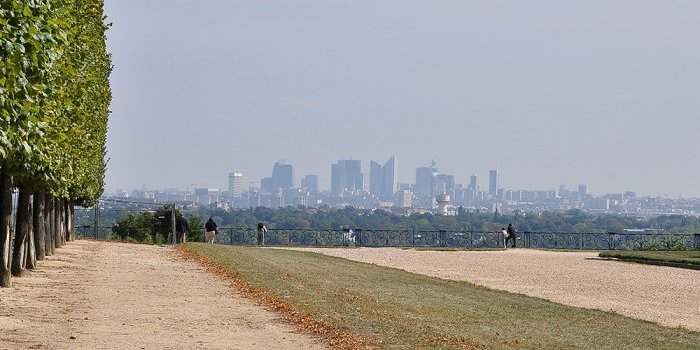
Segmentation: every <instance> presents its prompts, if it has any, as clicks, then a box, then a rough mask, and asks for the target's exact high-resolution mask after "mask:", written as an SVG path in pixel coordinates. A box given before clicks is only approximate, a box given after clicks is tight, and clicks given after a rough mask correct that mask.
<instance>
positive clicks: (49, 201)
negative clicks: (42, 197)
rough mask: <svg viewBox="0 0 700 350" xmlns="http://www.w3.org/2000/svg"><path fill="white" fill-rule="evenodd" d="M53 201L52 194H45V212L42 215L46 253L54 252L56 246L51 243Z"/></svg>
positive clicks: (52, 253) (51, 253)
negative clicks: (44, 225) (44, 223)
mask: <svg viewBox="0 0 700 350" xmlns="http://www.w3.org/2000/svg"><path fill="white" fill-rule="evenodd" d="M53 202H54V199H53V196H51V195H50V194H47V195H46V214H45V216H44V220H45V221H46V255H54V254H55V253H56V247H55V246H54V244H53Z"/></svg>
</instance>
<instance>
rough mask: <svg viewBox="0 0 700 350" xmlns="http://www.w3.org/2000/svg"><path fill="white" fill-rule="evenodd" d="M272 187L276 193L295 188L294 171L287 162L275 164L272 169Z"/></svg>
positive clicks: (281, 161) (282, 161)
mask: <svg viewBox="0 0 700 350" xmlns="http://www.w3.org/2000/svg"><path fill="white" fill-rule="evenodd" d="M272 186H273V190H274V191H278V190H280V189H282V190H286V189H290V188H292V187H294V169H293V168H292V164H291V163H289V161H286V160H280V161H278V162H275V165H274V166H273V167H272Z"/></svg>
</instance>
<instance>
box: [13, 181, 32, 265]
mask: <svg viewBox="0 0 700 350" xmlns="http://www.w3.org/2000/svg"><path fill="white" fill-rule="evenodd" d="M30 198H31V193H29V191H28V190H27V187H26V186H24V185H20V186H19V197H18V200H17V220H16V224H15V241H14V247H13V248H14V249H13V251H12V274H13V275H14V276H18V277H19V276H22V274H24V268H25V266H26V262H27V261H26V255H25V254H24V253H25V252H26V250H27V248H26V244H27V236H28V235H29V220H30V218H31V216H30V215H29V212H30V207H29V199H30Z"/></svg>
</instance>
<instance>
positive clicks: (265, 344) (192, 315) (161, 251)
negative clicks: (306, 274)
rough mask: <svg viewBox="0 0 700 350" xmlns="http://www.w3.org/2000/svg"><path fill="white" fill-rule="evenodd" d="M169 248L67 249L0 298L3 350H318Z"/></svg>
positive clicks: (76, 245)
mask: <svg viewBox="0 0 700 350" xmlns="http://www.w3.org/2000/svg"><path fill="white" fill-rule="evenodd" d="M171 249H172V248H161V247H155V246H147V245H136V244H119V243H103V242H91V241H77V242H70V243H68V245H66V246H65V247H63V248H60V249H59V250H58V254H57V255H55V256H52V257H49V258H48V260H46V261H43V262H41V263H40V267H39V269H38V270H36V271H34V272H31V273H30V275H29V276H27V277H22V278H15V279H13V282H14V287H13V288H11V289H2V290H0V349H322V348H324V347H323V346H322V345H320V341H317V340H316V339H313V338H311V337H309V336H306V335H301V334H298V333H294V331H293V328H292V326H289V325H287V324H284V323H283V322H282V321H281V320H280V319H279V318H278V317H277V316H276V314H274V313H273V312H270V311H267V310H265V309H263V308H262V307H260V306H257V305H255V304H253V303H252V302H251V301H249V300H247V299H244V298H243V297H242V296H240V295H238V294H236V293H235V292H234V291H233V290H232V289H231V288H230V287H229V286H228V284H226V283H224V282H222V281H220V280H218V279H217V278H216V277H215V276H213V275H211V274H209V273H208V272H206V271H205V270H204V269H203V268H201V267H199V266H197V265H195V264H192V263H187V262H183V261H180V260H175V258H174V257H173V256H172V254H170V253H171V252H172V250H171ZM72 337H74V338H75V339H71V338H72Z"/></svg>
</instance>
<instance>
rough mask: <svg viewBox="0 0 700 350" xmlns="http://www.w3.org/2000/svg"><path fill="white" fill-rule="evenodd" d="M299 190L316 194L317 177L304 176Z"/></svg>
mask: <svg viewBox="0 0 700 350" xmlns="http://www.w3.org/2000/svg"><path fill="white" fill-rule="evenodd" d="M301 188H302V189H303V190H305V191H307V192H311V193H317V192H318V175H305V176H304V177H303V178H302V179H301Z"/></svg>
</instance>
